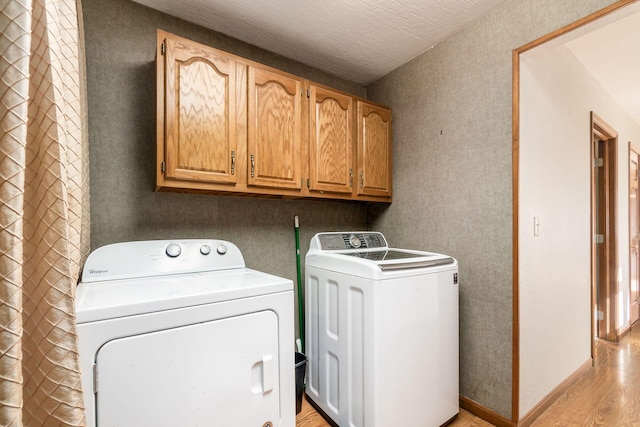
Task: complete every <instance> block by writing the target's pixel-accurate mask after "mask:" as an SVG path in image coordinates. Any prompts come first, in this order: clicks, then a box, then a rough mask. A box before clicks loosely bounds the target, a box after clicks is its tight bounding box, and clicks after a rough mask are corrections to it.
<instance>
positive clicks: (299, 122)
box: [156, 31, 391, 202]
mask: <svg viewBox="0 0 640 427" xmlns="http://www.w3.org/2000/svg"><path fill="white" fill-rule="evenodd" d="M156 75H157V77H156V85H157V124H158V126H157V161H156V190H158V191H193V192H212V193H235V194H247V195H269V196H281V197H306V198H327V199H343V200H359V201H380V202H390V201H391V110H389V109H387V108H385V107H382V106H379V105H377V104H373V103H370V102H368V101H366V100H363V99H360V98H357V97H354V96H352V95H349V94H346V93H343V92H340V91H338V90H335V89H331V88H328V87H325V86H322V85H319V84H316V83H312V82H309V81H308V80H305V79H303V78H300V77H297V76H294V75H291V74H288V73H285V72H283V71H280V70H277V69H274V68H271V67H267V66H265V65H262V64H258V63H255V62H253V61H249V60H247V59H244V58H241V57H238V56H235V55H231V54H229V53H226V52H222V51H219V50H216V49H213V48H210V47H208V46H205V45H202V44H199V43H196V42H192V41H190V40H187V39H184V38H181V37H178V36H174V35H172V34H169V33H166V32H164V31H158V46H157V60H156Z"/></svg>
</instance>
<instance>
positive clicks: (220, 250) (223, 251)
mask: <svg viewBox="0 0 640 427" xmlns="http://www.w3.org/2000/svg"><path fill="white" fill-rule="evenodd" d="M217 251H218V253H219V254H220V255H224V254H226V253H227V247H226V246H225V245H220V246H218V249H217Z"/></svg>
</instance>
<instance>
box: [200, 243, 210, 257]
mask: <svg viewBox="0 0 640 427" xmlns="http://www.w3.org/2000/svg"><path fill="white" fill-rule="evenodd" d="M200 253H201V254H202V255H209V254H210V253H211V246H209V245H202V246H200Z"/></svg>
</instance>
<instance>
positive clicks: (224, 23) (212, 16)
mask: <svg viewBox="0 0 640 427" xmlns="http://www.w3.org/2000/svg"><path fill="white" fill-rule="evenodd" d="M135 1H136V2H137V3H140V4H143V5H146V6H149V7H151V8H153V9H157V10H160V11H162V12H165V13H167V14H169V15H173V16H176V17H178V18H182V19H184V20H186V21H190V22H193V23H195V24H199V25H202V26H204V27H207V28H210V29H213V30H215V31H218V32H220V33H223V34H226V35H228V36H231V37H233V38H236V39H239V40H242V41H244V42H247V43H249V44H252V45H254V46H258V47H261V48H263V49H266V50H269V51H271V52H274V53H277V54H280V55H282V56H285V57H287V58H290V59H294V60H297V61H299V62H302V63H304V64H307V65H310V66H312V67H314V68H318V69H320V70H323V71H326V72H328V73H330V74H333V75H335V76H338V77H342V78H344V79H347V80H350V81H352V82H356V83H361V84H368V83H371V82H373V81H375V80H377V79H379V78H380V77H382V76H384V75H385V74H387V73H389V72H390V71H392V70H394V69H395V68H397V67H399V66H400V65H402V64H404V63H406V62H408V61H409V60H411V59H413V58H415V57H416V56H418V55H419V54H421V53H422V52H424V51H426V50H428V49H429V48H431V47H433V46H434V45H435V44H437V43H438V42H440V41H442V40H444V39H446V38H447V37H448V36H450V35H452V34H454V33H455V32H457V31H459V30H461V29H462V28H464V27H465V26H466V25H468V24H469V23H470V22H472V21H474V20H476V19H477V18H479V17H480V16H482V15H485V14H486V13H488V12H489V11H490V10H491V9H493V8H494V7H496V6H497V5H499V4H501V3H505V2H506V1H508V0H401V1H400V0H179V1H178V0H135Z"/></svg>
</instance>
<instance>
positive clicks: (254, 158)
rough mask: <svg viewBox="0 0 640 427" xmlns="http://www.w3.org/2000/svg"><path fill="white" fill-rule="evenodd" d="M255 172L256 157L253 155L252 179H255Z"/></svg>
mask: <svg viewBox="0 0 640 427" xmlns="http://www.w3.org/2000/svg"><path fill="white" fill-rule="evenodd" d="M255 170H256V157H255V156H254V155H253V154H252V155H251V178H253V177H254V175H255Z"/></svg>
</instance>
